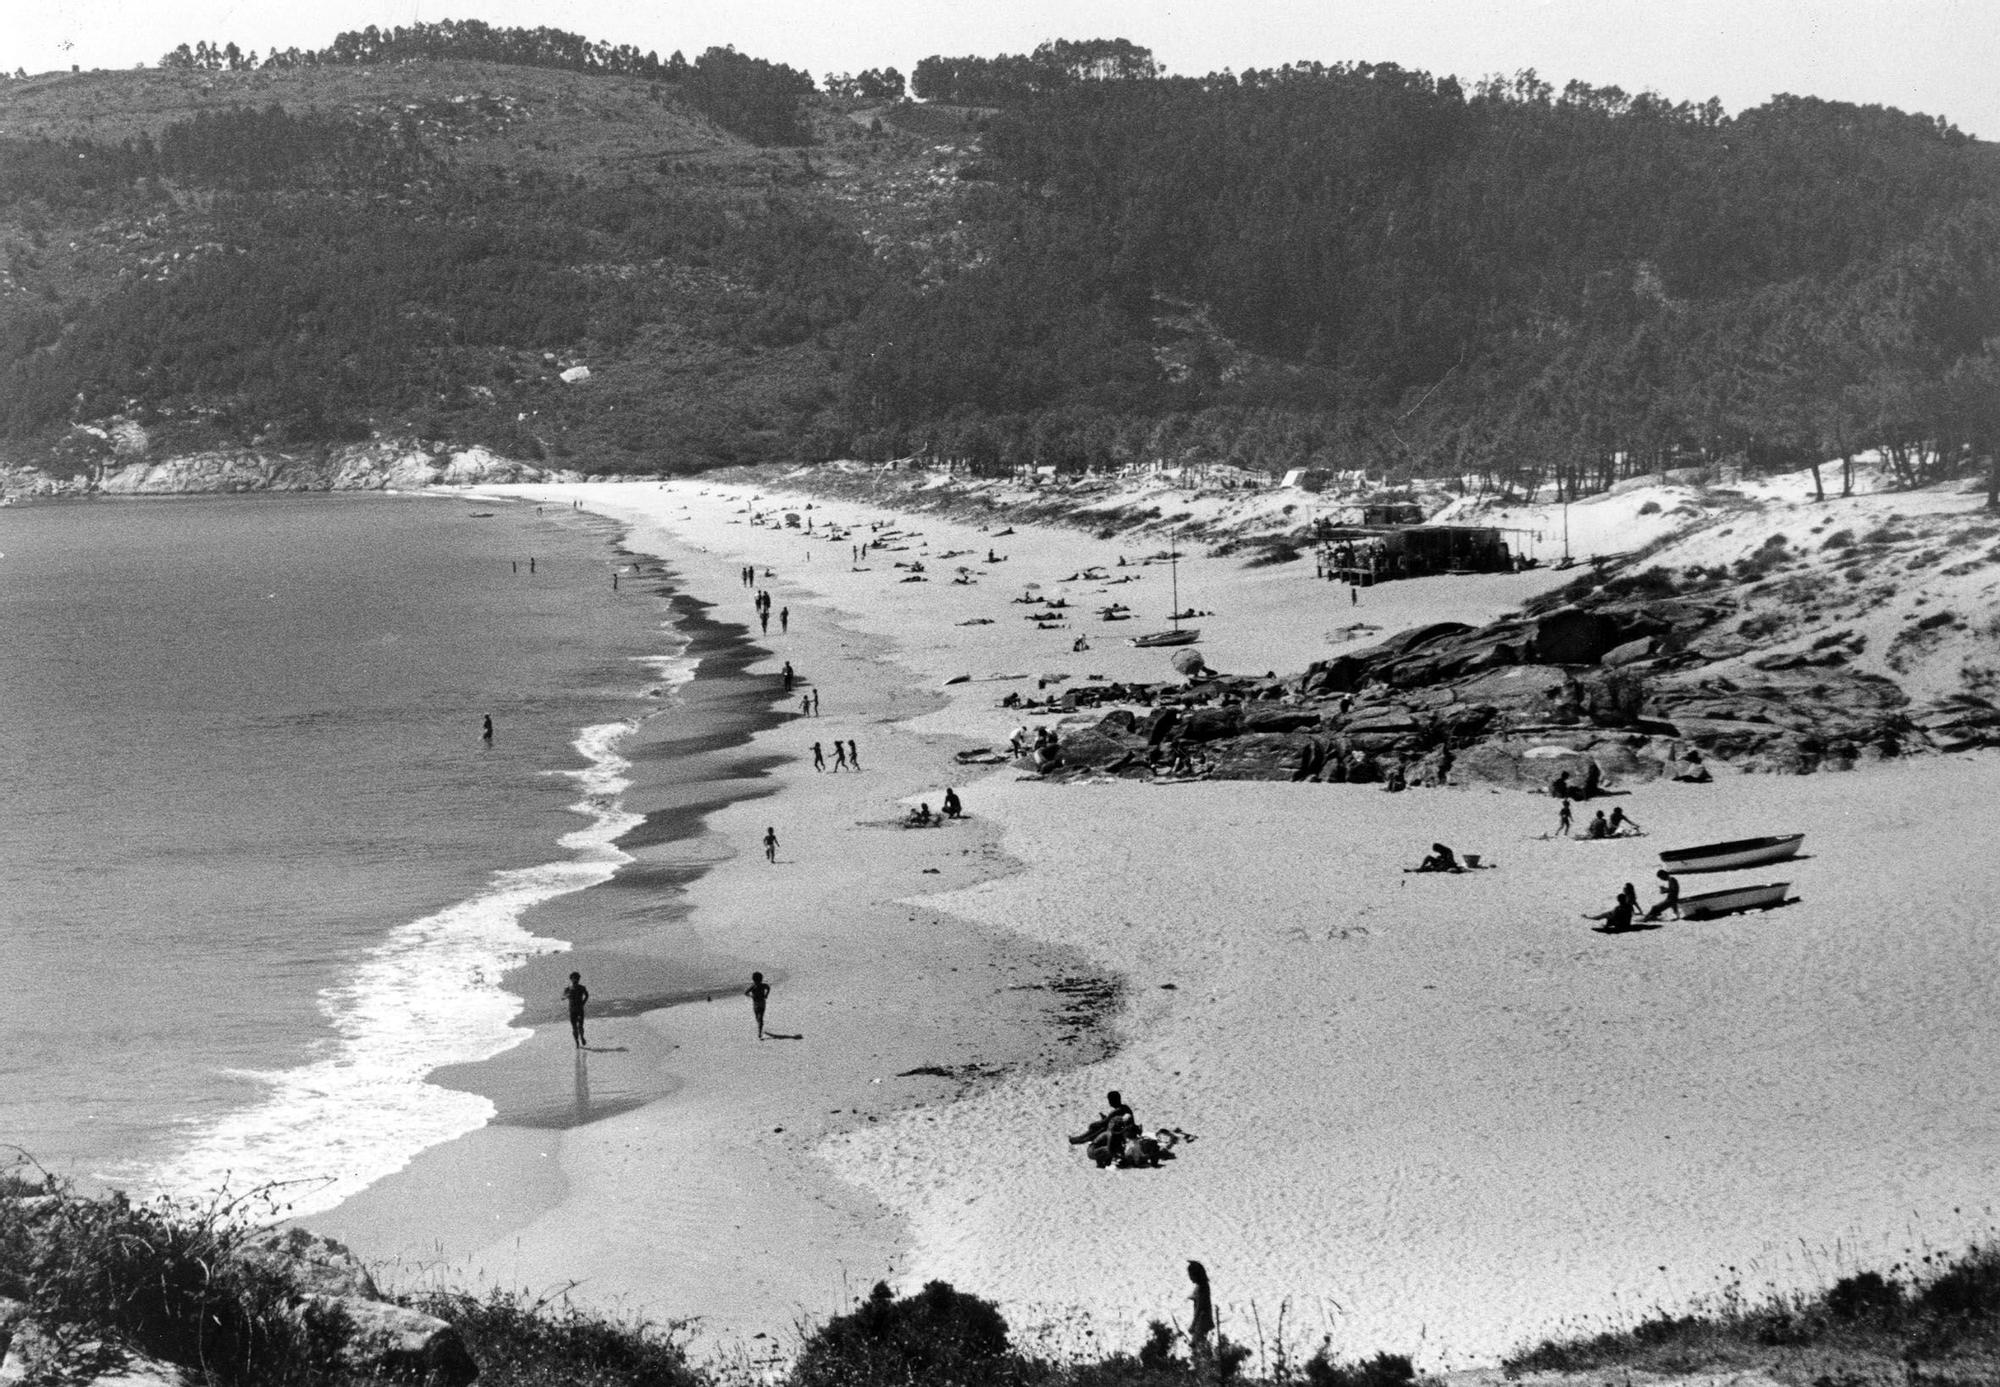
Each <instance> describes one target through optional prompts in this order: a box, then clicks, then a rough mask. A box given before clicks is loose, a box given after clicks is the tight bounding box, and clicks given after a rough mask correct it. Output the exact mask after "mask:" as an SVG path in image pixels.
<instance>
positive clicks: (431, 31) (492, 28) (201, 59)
mask: <svg viewBox="0 0 2000 1387" xmlns="http://www.w3.org/2000/svg"><path fill="white" fill-rule="evenodd" d="M445 59H457V60H460V61H466V62H485V63H505V64H509V65H511V66H515V67H544V68H554V69H557V70H559V71H564V72H582V73H588V74H592V75H610V76H624V77H642V78H646V79H648V80H650V81H661V82H673V83H677V84H679V86H680V89H681V91H682V93H683V94H684V95H685V96H686V97H687V99H688V100H689V102H690V103H692V104H693V105H694V106H695V107H696V108H697V109H698V110H700V111H701V112H702V113H703V114H704V115H706V116H707V117H708V118H709V119H711V120H713V121H714V122H715V123H716V124H717V125H720V126H721V127H722V128H723V129H725V130H728V131H730V132H731V133H732V134H737V135H741V136H742V137H743V138H744V139H747V140H750V141H751V142H752V143H755V144H763V145H775V144H809V143H811V138H812V137H811V132H810V131H809V130H808V128H807V126H806V124H805V121H804V118H803V116H802V115H801V113H800V110H799V101H800V99H801V98H802V97H804V96H807V95H809V94H810V93H811V92H812V91H813V90H814V86H813V80H812V76H811V74H810V73H805V72H801V71H799V70H798V69H796V68H791V67H786V66H785V65H784V64H782V63H773V62H767V61H765V60H764V59H762V58H752V57H749V56H747V55H745V54H742V53H738V52H737V51H736V50H735V49H734V48H729V47H723V48H711V49H709V50H708V51H707V52H705V53H703V54H702V55H701V56H700V57H698V58H696V59H695V61H694V62H693V63H692V64H690V63H689V62H688V61H687V59H685V58H684V57H682V56H681V55H680V54H679V53H673V54H671V55H670V56H668V57H667V58H666V59H665V60H664V61H663V60H662V59H661V58H660V56H659V55H658V54H657V53H654V52H651V51H646V52H641V51H640V50H639V49H638V48H636V47H634V46H633V45H631V44H629V43H621V44H611V43H605V42H602V41H597V40H592V39H587V38H585V37H584V36H583V35H581V34H573V33H569V32H567V31H566V30H562V29H551V28H548V27H546V26H544V27H539V28H534V29H523V28H512V27H506V26H497V25H492V24H487V23H486V22H484V21H483V20H477V19H442V20H437V21H435V22H432V23H422V22H419V23H415V24H410V25H397V26H396V27H394V28H390V29H381V28H377V27H376V26H375V25H373V24H371V25H369V26H368V27H367V28H365V29H355V30H348V31H346V32H343V33H341V34H338V35H336V36H335V37H334V40H333V42H332V43H331V44H329V45H327V46H326V47H325V48H321V49H309V50H301V49H298V48H288V49H284V50H283V51H280V50H277V49H273V50H272V51H271V53H270V56H268V57H267V58H265V59H264V61H263V63H262V64H261V66H263V67H267V68H280V69H282V68H297V67H338V66H370V65H382V64H389V63H408V62H427V61H441V60H445ZM159 65H160V66H161V67H163V68H181V69H191V70H196V71H220V70H227V71H231V72H235V71H241V70H247V69H249V68H254V67H258V66H260V64H259V63H258V61H257V55H256V53H255V52H251V53H249V54H244V53H242V52H240V51H239V50H238V49H237V47H236V45H235V44H234V43H228V44H222V45H216V44H212V43H209V42H207V41H206V40H204V41H202V42H201V43H198V44H196V45H195V46H194V47H192V48H190V47H189V46H188V45H187V44H185V43H183V44H181V45H180V46H179V47H177V48H175V49H174V50H173V51H172V52H170V53H168V54H166V55H165V56H164V57H162V58H161V59H160V64H159ZM893 73H894V69H893V68H892V69H889V72H888V73H886V74H885V73H879V72H871V73H864V74H862V75H863V77H864V78H867V79H869V80H870V81H871V82H875V83H883V84H886V81H887V77H888V75H889V74H893ZM895 85H896V92H895V95H897V96H900V95H901V94H902V78H901V76H900V75H898V76H896V77H895Z"/></svg>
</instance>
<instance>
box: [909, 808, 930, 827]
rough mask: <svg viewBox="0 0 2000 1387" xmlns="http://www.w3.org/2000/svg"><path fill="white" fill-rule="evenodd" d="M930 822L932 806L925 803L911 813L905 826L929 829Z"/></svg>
mask: <svg viewBox="0 0 2000 1387" xmlns="http://www.w3.org/2000/svg"><path fill="white" fill-rule="evenodd" d="M930 822H931V806H930V804H929V803H928V802H925V803H923V804H919V805H918V806H917V807H916V808H915V809H912V810H911V811H910V817H909V818H908V820H906V821H905V826H906V827H909V828H927V827H929V825H930Z"/></svg>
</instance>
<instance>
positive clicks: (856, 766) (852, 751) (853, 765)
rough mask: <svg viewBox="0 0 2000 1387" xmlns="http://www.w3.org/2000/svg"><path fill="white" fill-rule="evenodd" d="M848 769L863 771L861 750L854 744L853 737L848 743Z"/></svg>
mask: <svg viewBox="0 0 2000 1387" xmlns="http://www.w3.org/2000/svg"><path fill="white" fill-rule="evenodd" d="M847 767H848V769H849V770H856V771H858V770H860V769H861V748H860V747H858V746H856V745H855V744H854V739H853V738H851V737H850V738H849V739H848V741H847Z"/></svg>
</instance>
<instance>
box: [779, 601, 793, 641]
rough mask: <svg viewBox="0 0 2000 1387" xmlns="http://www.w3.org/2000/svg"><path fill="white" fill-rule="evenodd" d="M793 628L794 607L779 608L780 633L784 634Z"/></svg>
mask: <svg viewBox="0 0 2000 1387" xmlns="http://www.w3.org/2000/svg"><path fill="white" fill-rule="evenodd" d="M791 629H792V609H791V608H790V607H780V608H778V633H779V634H780V635H783V634H784V633H785V632H787V631H789V630H791Z"/></svg>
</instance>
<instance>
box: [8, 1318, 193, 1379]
mask: <svg viewBox="0 0 2000 1387" xmlns="http://www.w3.org/2000/svg"><path fill="white" fill-rule="evenodd" d="M193 1380H195V1379H194V1378H193V1377H191V1375H190V1374H188V1373H186V1372H184V1371H183V1370H182V1369H180V1368H179V1367H177V1366H175V1365H174V1364H172V1363H166V1362H162V1361H161V1360H159V1359H157V1358H148V1357H146V1356H145V1355H144V1354H140V1353H133V1352H131V1351H129V1350H127V1349H124V1348H121V1347H119V1346H118V1345H116V1344H112V1343H109V1342H107V1341H105V1340H103V1339H85V1340H81V1341H70V1340H66V1339H63V1338H61V1337H59V1336H57V1335H54V1334H50V1333H47V1332H45V1331H44V1330H43V1329H42V1328H41V1327H40V1326H38V1325H36V1324H34V1323H33V1322H28V1323H24V1324H21V1325H17V1326H16V1327H15V1328H14V1330H13V1331H12V1332H11V1334H10V1335H9V1336H8V1343H7V1354H6V1357H5V1358H0V1387H29V1384H35V1385H36V1387H40V1384H44V1383H75V1384H78V1387H188V1384H189V1383H190V1382H191V1381H193Z"/></svg>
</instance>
